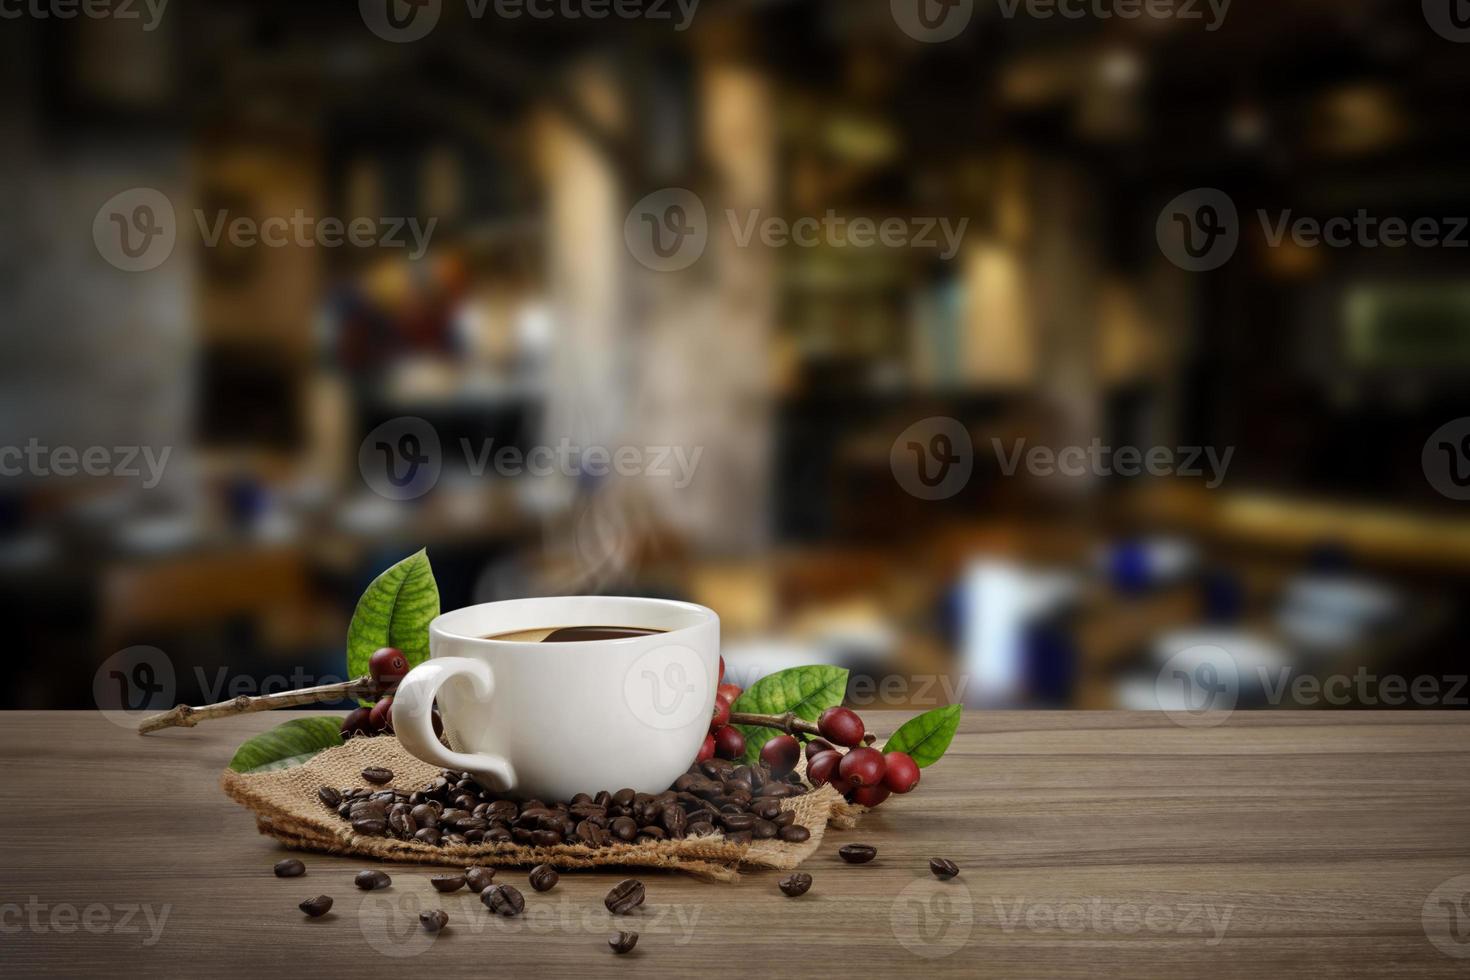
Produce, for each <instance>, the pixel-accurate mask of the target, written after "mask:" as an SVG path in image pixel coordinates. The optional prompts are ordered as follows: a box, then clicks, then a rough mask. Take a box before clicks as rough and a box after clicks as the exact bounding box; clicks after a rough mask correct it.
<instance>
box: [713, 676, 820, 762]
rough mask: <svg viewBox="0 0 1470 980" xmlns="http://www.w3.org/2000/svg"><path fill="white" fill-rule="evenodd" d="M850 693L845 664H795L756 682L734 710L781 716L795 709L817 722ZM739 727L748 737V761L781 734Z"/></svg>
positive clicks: (746, 744)
mask: <svg viewBox="0 0 1470 980" xmlns="http://www.w3.org/2000/svg"><path fill="white" fill-rule="evenodd" d="M846 692H847V671H846V670H844V669H843V668H841V667H828V666H825V665H817V666H811V667H792V668H790V669H788V670H782V671H777V672H776V673H774V674H770V675H768V676H766V677H762V678H761V679H760V680H758V681H756V682H755V683H754V684H752V685H751V686H750V689H749V690H748V691H746V692H745V693H743V694H741V695H740V697H739V698H737V699H736V701H735V703H734V704H733V705H731V706H730V710H731V711H744V712H747V713H749V714H757V715H781V714H785V713H786V712H788V711H792V712H795V713H796V715H797V717H799V718H805V719H806V720H807V721H816V720H817V716H818V715H820V714H821V713H822V712H823V711H825V710H826V709H828V708H831V707H834V706H836V705H839V704H841V703H842V696H843V694H845V693H846ZM736 727H738V728H739V729H740V732H741V734H743V735H744V736H745V759H746V761H747V762H755V761H756V760H757V759H759V758H760V754H761V746H762V745H765V744H766V742H767V741H769V740H770V739H772V738H775V737H776V736H777V735H779V734H781V733H780V732H779V731H777V730H776V729H774V728H763V727H760V726H756V725H738V726H736Z"/></svg>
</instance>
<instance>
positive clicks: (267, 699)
mask: <svg viewBox="0 0 1470 980" xmlns="http://www.w3.org/2000/svg"><path fill="white" fill-rule="evenodd" d="M395 686H396V685H393V684H381V683H379V682H377V681H375V680H373V679H372V678H371V677H368V676H366V675H364V676H362V677H359V678H357V679H356V680H350V681H341V682H339V683H337V684H322V685H319V686H317V687H303V688H301V689H300V690H299V691H278V692H276V693H275V694H261V695H257V696H255V697H251V696H250V695H246V694H242V695H240V696H239V697H236V698H231V699H230V700H228V701H221V702H219V703H218V704H206V705H203V706H202V707H198V708H195V707H192V706H190V705H187V704H180V705H176V706H174V707H172V708H170V709H168V710H167V711H165V712H162V713H161V714H156V715H149V716H148V717H147V718H144V719H143V720H142V721H140V722H138V734H139V735H147V734H148V733H149V732H156V731H160V730H161V729H164V728H193V727H194V726H195V725H197V724H199V723H200V722H201V721H206V720H208V719H210V718H227V717H229V716H231V715H246V714H250V713H251V712H254V711H273V710H275V709H276V708H294V707H296V706H298V705H303V704H318V703H320V702H323V701H342V700H345V699H348V698H370V699H373V698H380V697H382V696H383V695H384V694H389V693H391V692H392V690H393V688H394V687H395Z"/></svg>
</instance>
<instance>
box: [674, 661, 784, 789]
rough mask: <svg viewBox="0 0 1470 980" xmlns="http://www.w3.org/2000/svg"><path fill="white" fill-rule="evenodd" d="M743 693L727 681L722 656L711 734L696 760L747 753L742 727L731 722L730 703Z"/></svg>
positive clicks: (711, 719)
mask: <svg viewBox="0 0 1470 980" xmlns="http://www.w3.org/2000/svg"><path fill="white" fill-rule="evenodd" d="M743 693H745V692H744V691H743V690H742V689H741V687H740V685H739V684H726V683H725V658H724V657H721V658H720V685H719V687H718V688H716V689H715V713H714V716H713V717H711V718H710V722H709V734H708V735H706V736H705V737H704V744H703V745H701V746H700V747H699V755H697V756H695V757H694V761H695V762H704V761H705V760H706V759H713V758H714V757H715V756H719V757H720V758H721V759H739V758H741V757H742V756H744V755H745V736H744V735H742V734H740V729H738V728H736V727H735V726H734V725H732V724H730V705H732V704H734V703H735V699H736V698H738V697H740V695H741V694H743ZM790 771H791V770H789V769H788V770H787V772H790ZM782 775H784V773H783V774H782Z"/></svg>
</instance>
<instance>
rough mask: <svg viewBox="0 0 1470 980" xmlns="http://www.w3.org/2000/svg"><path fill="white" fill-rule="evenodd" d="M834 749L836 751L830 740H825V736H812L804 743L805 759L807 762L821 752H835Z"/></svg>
mask: <svg viewBox="0 0 1470 980" xmlns="http://www.w3.org/2000/svg"><path fill="white" fill-rule="evenodd" d="M836 751H837V746H835V745H833V744H832V743H831V742H829V741H827V740H826V739H825V738H814V739H812V740H811V741H810V742H808V743H806V761H807V762H811V761H812V760H813V759H815V758H816V757H817V756H819V755H821V754H822V753H823V752H836Z"/></svg>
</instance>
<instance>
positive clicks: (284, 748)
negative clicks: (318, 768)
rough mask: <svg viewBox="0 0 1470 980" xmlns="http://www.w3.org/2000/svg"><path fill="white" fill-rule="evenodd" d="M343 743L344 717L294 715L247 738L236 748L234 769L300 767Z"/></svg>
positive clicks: (237, 770)
mask: <svg viewBox="0 0 1470 980" xmlns="http://www.w3.org/2000/svg"><path fill="white" fill-rule="evenodd" d="M341 744H342V719H341V718H335V717H332V716H330V715H318V716H314V717H311V718H292V719H291V720H290V721H288V722H286V723H284V724H281V725H277V726H276V727H275V728H272V729H271V730H270V731H268V732H261V733H260V734H259V735H256V736H255V737H253V738H250V739H247V740H246V741H245V743H244V744H243V745H241V746H240V747H239V748H238V749H236V750H235V755H234V758H232V759H230V768H231V769H233V770H235V772H269V771H271V770H273V769H289V768H291V767H292V766H299V765H301V764H302V763H303V762H305V761H306V760H307V759H310V758H311V757H312V756H314V755H316V754H317V753H318V752H320V751H322V750H323V749H330V748H331V747H332V746H334V745H341Z"/></svg>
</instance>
